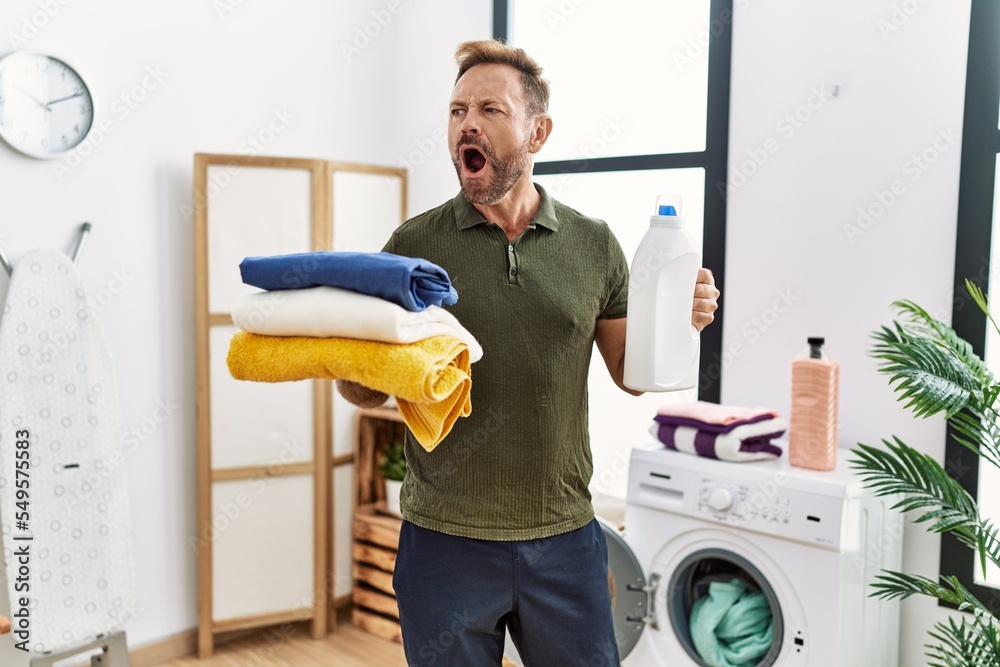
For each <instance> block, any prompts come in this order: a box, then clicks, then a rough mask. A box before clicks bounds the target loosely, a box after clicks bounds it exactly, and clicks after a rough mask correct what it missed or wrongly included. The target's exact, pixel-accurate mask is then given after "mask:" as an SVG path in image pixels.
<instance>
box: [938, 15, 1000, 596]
mask: <svg viewBox="0 0 1000 667" xmlns="http://www.w3.org/2000/svg"><path fill="white" fill-rule="evenodd" d="M965 85H966V91H965V120H964V129H963V135H962V175H961V182H960V185H959V201H958V235H957V247H956V250H955V292H954V295H955V303H954V310H953V312H952V325H953V327H954V328H955V331H956V332H957V333H958V334H959V335H960V336H962V337H963V338H965V339H966V340H968V341H969V342H970V343H971V344H972V346H973V348H974V349H975V351H976V353H977V354H980V355H983V356H984V358H985V359H986V361H987V363H988V364H989V365H990V367H991V368H992V369H993V370H994V372H998V371H1000V340H998V339H997V338H996V335H995V332H992V331H991V330H990V329H991V328H992V325H989V328H988V326H987V325H988V323H987V321H986V318H985V316H984V315H983V314H982V313H981V312H980V311H979V309H978V308H976V307H975V305H974V304H973V303H972V302H971V300H970V299H969V298H968V296H967V292H966V290H965V279H966V278H969V279H971V280H972V281H974V282H976V283H977V284H978V285H979V286H980V287H982V288H983V290H984V291H986V292H987V293H989V294H991V295H992V296H993V299H992V301H993V303H994V304H997V303H1000V301H998V300H997V297H998V296H1000V270H998V264H1000V245H998V244H1000V215H998V214H997V205H996V203H997V202H998V201H1000V197H998V196H997V195H998V193H1000V180H998V179H1000V176H998V174H1000V169H998V162H1000V118H998V116H1000V113H998V111H1000V3H995V2H973V3H972V18H971V22H970V31H969V64H968V74H967V77H966V84H965ZM983 248H986V249H987V250H986V251H985V252H984V251H983V250H982V249H983ZM951 436H952V434H951V433H950V432H949V434H948V443H947V445H946V449H945V462H946V467H947V468H948V470H949V472H950V473H951V474H952V475H953V476H954V477H955V478H956V479H958V480H959V481H960V482H961V483H962V486H964V487H965V489H966V490H967V491H968V492H969V493H970V494H972V496H973V497H974V498H978V499H979V503H980V506H981V508H982V512H983V514H984V515H992V518H993V520H994V521H996V520H997V519H1000V495H998V494H997V493H996V491H997V489H998V487H1000V473H998V472H997V471H996V470H994V469H993V467H992V466H989V465H986V466H983V467H982V469H980V466H979V460H978V458H977V457H976V456H975V455H974V454H973V453H972V452H970V451H968V450H967V449H965V448H964V447H963V446H961V445H959V444H958V443H956V442H954V441H953V439H952V437H951ZM941 572H942V574H946V575H955V576H957V577H958V578H959V580H960V581H961V582H962V584H963V585H964V586H966V587H967V588H968V589H969V590H970V591H971V592H972V593H973V594H974V595H976V596H977V597H978V598H979V599H980V600H982V601H983V602H984V603H985V604H986V605H987V607H989V608H990V609H992V610H994V613H995V610H996V609H998V608H1000V573H998V572H990V573H989V574H988V576H987V579H986V581H984V580H983V577H982V570H981V569H980V568H979V567H978V566H977V565H976V564H975V563H974V559H973V553H972V551H971V550H969V549H968V548H966V547H964V546H962V545H961V544H959V543H958V542H957V541H956V540H955V539H954V538H952V537H949V536H945V537H944V539H943V540H942V543H941Z"/></svg>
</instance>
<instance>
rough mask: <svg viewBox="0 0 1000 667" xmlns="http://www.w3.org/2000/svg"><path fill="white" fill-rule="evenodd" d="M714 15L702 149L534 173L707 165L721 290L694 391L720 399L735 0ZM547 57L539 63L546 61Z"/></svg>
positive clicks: (503, 18) (723, 2)
mask: <svg viewBox="0 0 1000 667" xmlns="http://www.w3.org/2000/svg"><path fill="white" fill-rule="evenodd" d="M710 1H711V6H710V9H709V16H711V17H712V20H711V22H710V25H711V26H712V31H711V35H710V42H709V50H708V110H707V118H706V125H705V150H703V151H698V152H689V153H665V154H659V155H628V156H618V157H604V158H586V159H579V160H556V161H539V162H536V163H535V169H534V174H536V175H539V176H542V175H553V174H569V173H591V172H611V171H638V170H643V169H689V168H697V167H700V168H702V169H704V170H705V201H704V211H705V223H704V228H703V230H704V231H703V234H704V236H703V243H702V263H703V264H704V266H706V267H708V268H709V269H711V270H712V274H713V275H714V276H715V284H716V286H717V287H718V288H719V290H720V291H721V292H722V295H723V296H722V298H720V300H719V310H718V311H716V313H715V321H714V322H713V323H712V324H711V325H710V326H709V327H707V328H706V329H705V330H704V331H702V333H701V361H700V376H699V377H700V381H699V383H698V397H699V398H700V399H701V400H703V401H711V402H713V403H718V402H719V400H720V396H721V384H722V374H723V368H722V328H723V324H724V319H725V317H724V312H723V311H724V308H723V307H722V305H723V302H724V301H723V300H724V298H725V293H726V290H725V266H726V197H725V192H726V184H727V172H726V168H727V160H728V155H729V81H730V73H731V69H732V68H731V61H732V55H731V54H732V20H733V0H710ZM509 16H510V3H509V2H508V0H494V3H493V37H494V38H496V39H502V40H504V41H506V40H507V38H508V36H509V28H508V23H509ZM544 65H545V63H542V66H543V67H544Z"/></svg>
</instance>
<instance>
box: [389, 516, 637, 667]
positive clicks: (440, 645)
mask: <svg viewBox="0 0 1000 667" xmlns="http://www.w3.org/2000/svg"><path fill="white" fill-rule="evenodd" d="M393 587H394V588H395V590H396V599H397V601H398V603H399V619H400V625H401V628H402V632H403V647H404V650H405V652H406V661H407V663H408V664H409V665H411V667H413V666H419V667H431V666H433V667H493V666H498V665H500V661H501V658H502V656H503V643H504V634H505V633H504V629H505V628H509V629H510V634H511V637H512V638H513V640H514V644H515V645H516V647H517V650H518V653H519V654H520V656H521V659H522V660H523V661H524V664H525V667H617V665H618V664H619V660H618V645H617V643H616V641H615V631H614V624H613V622H612V619H611V595H610V592H609V591H608V547H607V543H606V542H605V540H604V534H603V533H602V532H601V526H600V524H599V523H598V522H597V521H596V520H594V521H592V522H590V523H589V524H587V525H586V526H584V527H583V528H579V529H577V530H574V531H571V532H569V533H564V534H562V535H555V536H553V537H546V538H542V539H537V540H527V541H522V542H496V541H491V540H476V539H469V538H466V537H455V536H453V535H446V534H444V533H440V532H437V531H434V530H427V529H426V528H421V527H420V526H417V525H415V524H413V523H410V522H409V521H404V522H403V527H402V530H401V532H400V534H399V553H398V555H397V557H396V566H395V571H394V574H393Z"/></svg>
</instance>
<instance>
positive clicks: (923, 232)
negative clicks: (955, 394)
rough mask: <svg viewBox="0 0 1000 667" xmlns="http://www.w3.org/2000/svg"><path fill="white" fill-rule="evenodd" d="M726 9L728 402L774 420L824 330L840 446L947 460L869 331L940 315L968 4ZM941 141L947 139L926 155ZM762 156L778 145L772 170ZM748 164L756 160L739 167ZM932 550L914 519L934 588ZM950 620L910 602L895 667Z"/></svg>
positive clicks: (950, 239) (912, 541)
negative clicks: (875, 353)
mask: <svg viewBox="0 0 1000 667" xmlns="http://www.w3.org/2000/svg"><path fill="white" fill-rule="evenodd" d="M735 4H736V9H737V11H736V16H735V19H734V21H733V26H734V32H733V66H732V100H731V116H730V118H731V120H730V139H729V141H730V153H729V155H730V158H729V162H730V179H731V182H741V181H740V180H739V175H737V174H734V171H740V170H742V175H746V174H751V173H752V175H750V176H749V177H748V178H746V179H745V183H744V184H743V185H742V187H739V188H735V189H734V190H733V191H732V192H731V194H730V199H729V211H728V215H729V217H728V222H727V227H728V229H727V238H726V251H727V260H726V286H727V288H726V291H725V293H724V295H723V301H722V303H723V304H724V308H725V316H726V324H725V330H724V332H723V351H724V352H726V351H728V352H730V353H731V357H729V358H726V359H724V364H725V365H726V370H725V374H724V378H723V384H722V389H723V391H722V399H723V401H725V402H729V403H735V404H753V405H756V404H764V405H771V406H776V407H779V408H785V407H786V406H788V404H789V374H790V366H789V361H790V359H791V358H792V357H793V356H794V355H795V354H796V353H798V352H799V351H800V350H801V349H802V348H803V347H805V340H806V337H808V336H826V338H827V346H828V351H829V353H830V354H831V355H832V356H834V357H835V358H837V359H839V360H840V362H841V374H842V375H841V387H842V388H841V398H840V410H841V417H840V445H841V447H852V446H854V445H855V444H856V443H858V442H863V443H866V444H878V443H879V441H880V439H881V438H887V437H889V436H891V435H893V434H895V435H898V436H899V437H900V438H902V439H903V440H904V441H905V442H907V443H908V444H910V445H912V446H914V447H917V448H918V449H920V450H922V451H925V452H928V453H930V454H932V455H934V456H936V457H938V458H941V457H943V450H944V425H943V423H942V422H941V421H940V420H927V421H917V420H914V419H913V418H912V417H911V415H910V413H908V412H905V411H904V410H903V409H902V407H901V406H900V405H898V404H897V403H896V402H895V396H894V394H893V393H892V391H891V390H890V389H889V387H888V385H887V382H886V379H887V378H886V377H884V376H881V375H879V374H877V373H876V371H875V368H876V364H875V363H874V360H872V359H871V358H870V357H869V356H868V351H869V350H870V349H871V340H870V339H869V334H870V332H872V331H873V330H874V329H876V328H878V327H879V326H880V325H882V324H887V323H888V322H889V321H890V316H891V312H890V310H889V304H890V303H891V302H892V301H893V300H896V299H901V298H909V299H913V300H915V301H917V302H918V303H920V304H921V305H923V306H924V307H926V308H927V309H928V310H929V311H931V312H932V313H934V314H935V315H937V316H938V317H940V318H942V319H944V320H945V321H950V319H951V301H952V295H951V290H952V271H953V266H954V250H955V228H956V215H957V205H958V178H959V162H960V157H961V143H960V140H959V139H958V137H959V135H960V133H961V128H962V117H963V115H962V114H963V107H964V87H965V61H966V50H967V48H968V21H969V7H970V3H969V1H968V0H965V1H962V2H950V3H940V2H937V3H935V2H928V3H917V2H905V3H900V2H897V1H895V0H878V1H877V2H871V0H846V1H845V2H838V3H832V4H831V3H803V2H794V1H793V0H771V2H760V1H759V0H756V1H746V2H743V1H741V0H737V1H736V3H735ZM902 5H905V6H906V7H907V8H909V9H910V10H911V12H913V10H914V9H916V11H915V12H914V13H912V15H908V14H906V13H905V12H902V11H900V9H899V8H900V6H902ZM894 8H897V9H896V10H895V11H896V12H897V13H896V14H894ZM894 20H895V23H893V21H894ZM896 27H898V30H892V28H896ZM837 84H839V85H840V86H841V89H840V94H839V95H838V97H836V98H831V99H828V100H827V101H825V102H824V103H822V104H821V105H820V104H819V103H818V101H817V99H818V98H813V100H812V101H813V105H814V106H817V107H818V108H817V109H815V110H809V109H808V108H805V109H804V110H803V107H802V105H803V104H808V102H809V101H810V95H811V92H810V91H812V90H814V89H816V88H818V87H821V86H824V85H825V86H826V88H827V89H832V86H833V85H837ZM797 110H798V111H799V113H800V114H801V116H802V118H805V117H806V116H807V115H808V116H809V118H808V120H806V121H805V122H802V123H800V125H801V126H800V127H798V128H795V127H793V126H792V125H790V124H787V125H780V126H779V125H778V124H779V123H781V122H782V119H783V118H784V117H785V115H786V114H789V113H791V114H795V113H796V111H797ZM807 111H808V112H809V113H808V114H807ZM786 128H790V129H786ZM942 133H943V134H947V135H949V136H951V137H952V138H953V143H950V144H948V143H947V142H946V141H944V140H939V141H938V144H937V147H936V148H935V141H936V140H938V137H940V136H943V134H942ZM769 139H772V140H773V141H774V143H773V144H768V143H766V142H767V141H768V140H769ZM766 146H772V147H774V146H776V147H777V148H776V150H772V153H771V154H769V155H767V160H766V162H765V161H763V159H762V158H761V153H762V152H765V153H766ZM762 149H763V151H762ZM942 149H943V150H942ZM925 150H927V151H928V158H929V159H931V158H936V161H935V162H934V163H933V164H931V165H930V166H929V168H927V169H926V171H922V170H920V168H919V167H915V163H914V162H912V159H913V156H914V155H915V154H916V155H920V154H922V153H923V152H924V151H925ZM752 154H756V155H757V156H758V160H757V162H764V163H763V165H762V166H759V167H756V166H755V164H754V163H753V162H750V163H746V164H747V166H746V167H745V168H743V167H741V165H743V164H744V163H745V162H746V161H747V160H750V159H752ZM918 174H919V178H917V175H918ZM896 180H898V181H900V182H901V186H902V189H900V188H899V187H898V188H897V190H899V191H900V192H902V194H900V195H897V196H896V197H895V201H894V202H893V203H892V204H891V205H889V206H888V207H887V208H886V209H885V211H884V213H883V214H881V217H877V218H875V219H874V222H873V223H871V224H868V223H867V222H866V221H863V222H862V224H861V225H858V217H859V214H858V210H857V209H858V208H859V207H863V208H867V207H869V206H872V205H873V203H878V197H879V196H880V195H879V194H877V193H881V192H883V191H886V190H890V191H891V185H892V183H893V181H896ZM881 196H882V197H883V198H884V199H886V200H887V201H888V195H881ZM873 208H874V212H876V213H877V212H878V207H877V206H873ZM852 225H854V228H852V227H851V226H852ZM865 226H867V229H864V227H865ZM783 295H785V296H784V297H783ZM786 304H787V305H786ZM841 453H842V455H844V456H847V452H846V451H842V452H841ZM938 553H939V552H938V540H936V539H933V538H930V537H927V536H925V535H924V534H923V528H922V527H921V526H914V525H912V524H910V525H908V532H907V536H906V537H905V539H904V554H905V555H904V561H903V566H904V569H905V570H907V571H917V572H921V573H923V574H926V575H928V576H931V577H934V576H936V573H937V572H938ZM944 616H945V615H944V614H943V613H942V612H939V611H938V610H937V608H936V606H935V605H934V604H933V603H932V602H929V601H927V600H916V599H915V600H912V601H908V602H907V603H905V604H904V606H903V621H902V622H903V632H902V635H903V636H902V640H901V664H902V665H904V666H905V667H910V666H916V665H922V664H925V660H924V659H923V657H922V653H923V650H922V645H923V644H924V643H925V642H926V641H927V637H926V631H927V629H928V628H929V627H930V625H931V624H932V623H933V622H934V621H935V620H937V619H940V618H943V617H944Z"/></svg>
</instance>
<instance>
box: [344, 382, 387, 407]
mask: <svg viewBox="0 0 1000 667" xmlns="http://www.w3.org/2000/svg"><path fill="white" fill-rule="evenodd" d="M337 391H338V392H340V395H341V396H343V397H344V398H345V399H347V402H348V403H351V404H353V405H356V406H358V407H359V408H377V407H378V406H380V405H382V404H383V403H385V402H386V401H387V400H388V399H389V395H388V394H383V393H382V392H380V391H375V390H374V389H369V388H368V387H366V386H364V385H363V384H358V383H357V382H350V381H349V380H337Z"/></svg>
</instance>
